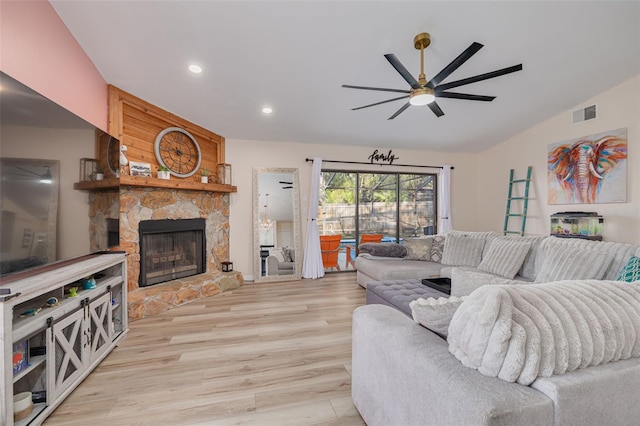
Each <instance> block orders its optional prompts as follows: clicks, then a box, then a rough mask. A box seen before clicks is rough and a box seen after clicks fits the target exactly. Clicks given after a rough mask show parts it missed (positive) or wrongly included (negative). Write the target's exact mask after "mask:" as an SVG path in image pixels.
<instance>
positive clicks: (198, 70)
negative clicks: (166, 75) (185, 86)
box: [189, 65, 202, 74]
mask: <svg viewBox="0 0 640 426" xmlns="http://www.w3.org/2000/svg"><path fill="white" fill-rule="evenodd" d="M189 71H191V72H192V73H194V74H200V73H201V72H202V68H201V67H199V66H198V65H189Z"/></svg>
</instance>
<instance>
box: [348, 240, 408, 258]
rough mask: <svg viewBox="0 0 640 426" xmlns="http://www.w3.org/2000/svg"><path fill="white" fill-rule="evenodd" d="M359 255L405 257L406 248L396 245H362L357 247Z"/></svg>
mask: <svg viewBox="0 0 640 426" xmlns="http://www.w3.org/2000/svg"><path fill="white" fill-rule="evenodd" d="M358 249H359V250H360V254H365V253H368V254H370V255H371V256H379V257H405V256H406V255H407V248H406V247H405V246H403V245H401V244H396V243H363V244H360V245H359V246H358Z"/></svg>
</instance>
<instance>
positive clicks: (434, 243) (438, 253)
mask: <svg viewBox="0 0 640 426" xmlns="http://www.w3.org/2000/svg"><path fill="white" fill-rule="evenodd" d="M445 240H446V238H445V237H444V235H434V237H433V238H432V239H431V261H432V262H435V263H440V262H442V252H443V251H444V242H445Z"/></svg>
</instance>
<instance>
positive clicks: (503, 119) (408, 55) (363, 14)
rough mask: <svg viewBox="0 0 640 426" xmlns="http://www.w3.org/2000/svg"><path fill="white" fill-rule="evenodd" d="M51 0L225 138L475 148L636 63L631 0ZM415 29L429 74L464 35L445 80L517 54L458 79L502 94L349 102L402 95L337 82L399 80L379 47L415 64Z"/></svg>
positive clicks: (123, 77) (125, 71)
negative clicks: (430, 101) (459, 60)
mask: <svg viewBox="0 0 640 426" xmlns="http://www.w3.org/2000/svg"><path fill="white" fill-rule="evenodd" d="M51 3H52V5H53V7H54V8H55V10H56V11H57V13H58V14H59V15H60V17H61V18H62V20H63V21H64V23H65V24H66V25H67V27H68V28H69V29H70V31H71V32H72V33H73V35H74V36H75V37H76V39H77V40H78V42H79V44H80V46H81V47H82V48H83V49H84V51H85V52H86V53H87V55H88V56H89V57H90V58H91V60H92V61H93V63H94V64H95V65H96V67H97V68H98V70H99V71H100V73H101V74H102V76H103V77H104V78H105V80H106V81H107V82H108V83H110V84H113V85H115V86H117V87H119V88H120V89H123V90H126V91H128V92H130V93H132V94H134V95H136V96H138V97H140V98H142V99H145V100H146V101H148V102H151V103H153V104H155V105H158V106H160V107H161V108H164V109H166V110H168V111H170V112H173V113H175V114H177V115H179V116H181V117H184V118H186V119H187V120H190V121H192V122H194V123H197V124H199V125H201V126H203V127H205V128H207V129H209V130H211V131H214V132H216V133H219V134H221V135H222V136H224V137H226V138H227V139H248V140H262V141H281V142H302V143H329V144H340V145H344V144H350V145H361V146H368V147H371V146H375V147H383V148H384V147H389V148H414V149H429V150H437V151H453V152H478V151H482V150H484V149H486V148H488V147H491V146H492V145H494V144H496V143H499V142H501V141H503V140H505V139H507V138H509V137H512V136H514V135H516V134H518V133H519V132H522V131H524V130H526V129H527V128H529V127H531V126H533V125H535V124H537V123H539V122H541V121H543V120H545V119H547V118H549V117H552V116H554V115H556V114H558V113H560V112H562V111H564V110H567V109H569V108H573V107H579V106H581V104H582V103H584V102H586V101H587V100H588V99H589V98H591V97H593V96H595V95H597V94H599V93H601V92H603V91H605V90H607V89H609V88H611V87H613V86H615V85H616V84H619V83H621V82H623V81H625V80H627V79H629V78H631V77H633V76H635V75H637V74H638V73H640V2H637V1H631V2H612V1H600V2H586V1H585V2H580V1H569V2H546V1H537V2H524V1H511V2H505V1H500V2H485V1H472V2H460V1H448V2H431V1H410V2H404V1H348V2H347V1H279V2H269V1H234V2H231V1H144V2H143V1H82V2H81V1H63V0H52V1H51ZM420 32H429V33H430V34H431V40H432V43H431V46H429V47H428V48H427V50H426V52H425V72H426V74H427V79H428V78H430V77H433V76H434V75H435V74H436V73H437V72H439V71H440V70H441V69H442V68H443V67H444V66H446V65H447V64H448V63H449V62H450V61H451V60H453V59H454V58H455V57H457V56H458V55H459V54H460V53H461V52H462V51H463V50H464V49H466V48H467V47H468V46H469V45H470V44H471V43H472V42H474V41H477V42H479V43H482V44H484V48H483V49H481V50H480V51H479V52H478V53H476V54H475V55H474V56H473V57H472V58H471V59H470V60H469V61H468V62H466V63H465V64H464V65H462V66H461V67H460V68H459V69H458V70H457V71H455V72H454V73H453V74H452V75H451V76H449V78H448V79H446V80H445V82H449V81H454V80H459V79H462V78H465V77H470V76H474V75H477V74H482V73H485V72H489V71H494V70H496V69H500V68H504V67H507V66H511V65H516V64H519V63H522V64H523V66H524V70H523V71H520V72H516V73H513V74H509V75H506V76H501V77H498V78H495V79H491V80H486V81H482V82H478V83H474V84H471V85H468V86H463V87H460V88H459V89H455V91H459V92H465V93H473V94H482V95H493V96H497V98H496V99H495V100H494V101H493V102H490V103H489V102H474V101H467V100H456V99H440V100H438V103H439V105H440V107H441V108H442V110H443V111H444V113H445V115H444V116H443V117H441V118H436V116H435V115H434V114H433V113H432V112H431V111H430V110H429V109H428V108H427V107H411V108H409V109H408V110H406V111H405V112H404V113H402V114H401V115H400V116H398V117H397V118H396V119H394V120H387V118H388V117H389V116H391V115H392V114H393V113H394V112H395V111H396V110H397V109H398V108H400V107H401V106H402V104H403V101H396V102H391V103H388V104H384V105H380V106H375V107H371V108H367V109H363V110H359V111H351V110H350V109H351V108H354V107H358V106H362V105H367V104H370V103H373V102H377V101H381V100H384V99H390V98H392V97H396V96H397V95H396V94H393V93H391V94H389V93H384V92H370V91H363V90H353V89H345V88H342V87H340V86H341V85H342V84H352V85H361V86H376V87H391V88H399V89H406V88H407V87H408V85H407V83H406V82H405V81H404V80H403V79H402V78H401V77H400V75H399V74H398V73H397V72H396V71H395V70H394V69H393V67H392V66H391V65H390V64H389V63H388V62H387V60H386V59H385V58H384V56H383V55H384V54H386V53H394V54H395V55H396V56H397V58H398V59H399V60H400V61H401V62H402V63H403V65H404V66H405V67H406V68H407V69H408V70H409V71H410V72H411V73H412V74H413V75H414V76H415V77H416V78H417V74H418V72H419V51H417V50H416V49H415V48H414V47H413V37H414V36H415V35H416V34H418V33H420ZM191 63H197V64H199V65H200V66H201V67H202V68H203V69H204V71H203V72H202V73H201V74H199V75H194V74H192V73H190V72H189V71H187V66H188V65H189V64H191ZM463 89H464V90H463ZM267 104H268V105H270V106H272V107H273V108H274V113H273V114H272V115H271V116H264V115H263V114H262V113H261V108H262V107H263V106H264V105H267ZM567 120H570V117H569V116H568V117H567Z"/></svg>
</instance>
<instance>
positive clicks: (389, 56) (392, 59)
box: [384, 53, 422, 89]
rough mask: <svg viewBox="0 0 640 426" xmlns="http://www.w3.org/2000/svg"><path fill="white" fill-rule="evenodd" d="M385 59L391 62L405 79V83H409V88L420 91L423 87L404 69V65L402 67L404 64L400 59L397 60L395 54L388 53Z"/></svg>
mask: <svg viewBox="0 0 640 426" xmlns="http://www.w3.org/2000/svg"><path fill="white" fill-rule="evenodd" d="M384 57H385V58H387V61H389V63H390V64H391V65H393V67H394V68H395V69H396V71H398V72H399V73H400V75H401V76H402V78H404V79H405V81H406V82H407V83H409V86H411V87H412V88H414V89H420V88H421V87H422V86H420V83H418V81H417V80H416V79H415V78H414V77H413V76H412V75H411V73H410V72H409V71H408V70H407V69H406V68H405V67H404V65H402V63H401V62H400V61H399V60H398V58H396V55H394V54H393V53H388V54H386V55H384Z"/></svg>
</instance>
